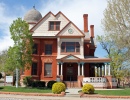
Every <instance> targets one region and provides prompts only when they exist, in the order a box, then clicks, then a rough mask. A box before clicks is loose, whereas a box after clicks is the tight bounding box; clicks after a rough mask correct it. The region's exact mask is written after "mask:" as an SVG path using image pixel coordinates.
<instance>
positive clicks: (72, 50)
mask: <svg viewBox="0 0 130 100" xmlns="http://www.w3.org/2000/svg"><path fill="white" fill-rule="evenodd" d="M66 52H75V46H66Z"/></svg>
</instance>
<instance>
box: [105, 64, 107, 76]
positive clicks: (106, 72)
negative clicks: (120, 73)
mask: <svg viewBox="0 0 130 100" xmlns="http://www.w3.org/2000/svg"><path fill="white" fill-rule="evenodd" d="M106 75H107V65H106V64H105V76H106Z"/></svg>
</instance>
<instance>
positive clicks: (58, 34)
mask: <svg viewBox="0 0 130 100" xmlns="http://www.w3.org/2000/svg"><path fill="white" fill-rule="evenodd" d="M70 24H72V25H73V26H74V27H75V28H76V29H77V30H78V31H79V32H80V33H81V34H82V36H85V35H84V33H83V32H82V31H81V30H80V29H79V28H78V27H77V26H76V25H75V24H74V23H73V22H71V21H70V22H69V23H68V24H67V25H66V26H65V27H64V28H63V29H62V30H61V31H60V32H59V33H57V35H56V36H60V33H61V32H62V31H63V30H64V29H66V27H67V26H69V25H70Z"/></svg>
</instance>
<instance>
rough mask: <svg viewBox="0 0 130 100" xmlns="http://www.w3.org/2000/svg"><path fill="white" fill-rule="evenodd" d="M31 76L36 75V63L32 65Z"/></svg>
mask: <svg viewBox="0 0 130 100" xmlns="http://www.w3.org/2000/svg"><path fill="white" fill-rule="evenodd" d="M31 74H32V75H37V63H32V72H31Z"/></svg>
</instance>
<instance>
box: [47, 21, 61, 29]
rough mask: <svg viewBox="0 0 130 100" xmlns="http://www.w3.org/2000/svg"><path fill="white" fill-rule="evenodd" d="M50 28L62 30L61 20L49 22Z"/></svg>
mask: <svg viewBox="0 0 130 100" xmlns="http://www.w3.org/2000/svg"><path fill="white" fill-rule="evenodd" d="M49 30H50V31H58V30H60V22H59V21H54V22H52V21H51V22H49Z"/></svg>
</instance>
